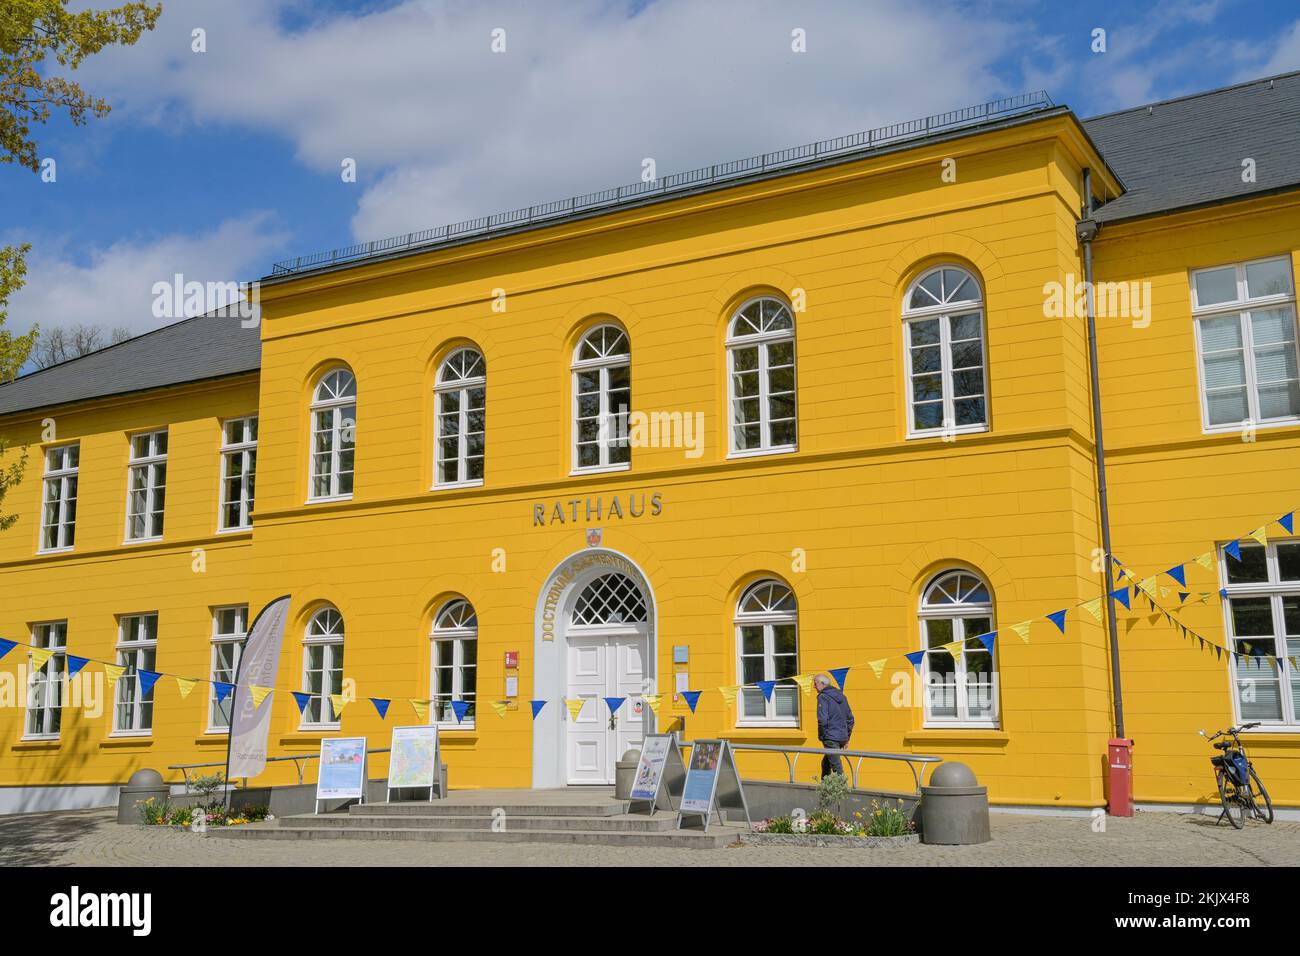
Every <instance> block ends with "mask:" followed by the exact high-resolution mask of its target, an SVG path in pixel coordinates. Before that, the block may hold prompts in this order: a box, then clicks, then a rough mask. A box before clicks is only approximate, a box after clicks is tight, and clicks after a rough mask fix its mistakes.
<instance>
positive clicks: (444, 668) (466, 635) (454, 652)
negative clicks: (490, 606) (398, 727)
mask: <svg viewBox="0 0 1300 956" xmlns="http://www.w3.org/2000/svg"><path fill="white" fill-rule="evenodd" d="M429 639H430V641H431V642H432V644H433V648H432V650H433V654H432V660H433V673H432V675H431V683H432V685H433V686H432V690H431V693H430V695H429V696H430V697H432V698H433V707H432V710H431V713H432V714H433V718H434V720H435V722H437V723H439V724H447V725H450V726H453V727H455V726H459V727H465V726H467V725H468V726H473V724H474V712H475V705H476V704H477V702H478V615H477V614H475V613H474V605H472V604H470V603H469V601H466V600H464V599H462V598H457V599H456V600H454V601H448V602H447V603H446V604H444V605H443V606H442V610H440V611H439V612H438V613H437V614H436V615H435V616H434V619H433V630H432V631H431V632H430V634H429ZM455 701H464V702H465V703H466V704H467V705H468V706H467V707H466V708H465V715H464V716H463V717H462V718H461V719H460V720H459V721H457V720H456V711H455V708H454V707H453V706H452V705H453V703H454V702H455Z"/></svg>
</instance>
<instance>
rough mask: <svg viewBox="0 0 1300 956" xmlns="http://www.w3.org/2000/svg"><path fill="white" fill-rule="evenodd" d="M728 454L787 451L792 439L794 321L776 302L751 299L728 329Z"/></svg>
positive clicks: (794, 431) (794, 429) (794, 428)
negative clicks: (729, 419)
mask: <svg viewBox="0 0 1300 956" xmlns="http://www.w3.org/2000/svg"><path fill="white" fill-rule="evenodd" d="M727 370H728V375H727V380H728V383H729V386H728V387H729V393H730V394H729V399H730V405H731V429H730V431H731V450H732V451H733V452H752V451H790V450H793V448H794V447H795V441H796V438H797V431H798V429H797V423H796V403H795V367H794V316H793V315H792V314H791V312H790V307H789V306H788V305H786V304H785V303H784V302H782V301H781V300H780V299H775V298H772V297H770V296H764V297H761V298H757V299H750V300H749V301H748V302H746V303H745V304H744V305H742V306H741V307H740V308H739V309H737V310H736V314H735V315H734V316H732V319H731V324H730V325H729V326H728V327H727Z"/></svg>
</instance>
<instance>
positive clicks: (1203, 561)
mask: <svg viewBox="0 0 1300 956" xmlns="http://www.w3.org/2000/svg"><path fill="white" fill-rule="evenodd" d="M1192 560H1193V561H1195V562H1196V563H1197V564H1199V565H1200V566H1201V567H1203V568H1205V569H1206V570H1207V571H1213V570H1214V552H1213V551H1206V552H1205V553H1204V554H1198V555H1197V556H1196V557H1195V558H1193V559H1192Z"/></svg>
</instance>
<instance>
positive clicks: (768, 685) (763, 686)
mask: <svg viewBox="0 0 1300 956" xmlns="http://www.w3.org/2000/svg"><path fill="white" fill-rule="evenodd" d="M755 683H756V684H758V689H759V690H761V691H762V692H763V699H764V700H771V699H772V690H773V689H774V688H775V687H776V681H774V680H760V681H755Z"/></svg>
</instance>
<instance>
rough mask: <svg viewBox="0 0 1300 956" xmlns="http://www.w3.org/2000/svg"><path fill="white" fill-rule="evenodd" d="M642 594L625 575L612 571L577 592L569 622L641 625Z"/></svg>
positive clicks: (643, 618)
mask: <svg viewBox="0 0 1300 956" xmlns="http://www.w3.org/2000/svg"><path fill="white" fill-rule="evenodd" d="M647 616H648V611H647V608H646V602H645V595H644V594H642V593H641V589H640V588H639V587H638V586H637V584H636V582H635V581H633V580H632V579H631V578H629V577H628V576H627V575H626V574H619V573H617V572H612V573H610V574H602V575H601V576H600V577H598V578H596V579H595V580H594V581H592V582H591V583H590V584H588V585H587V586H586V587H585V588H583V589H582V593H581V594H579V595H578V600H577V601H576V602H574V605H573V615H572V617H571V618H570V623H571V624H576V625H580V626H581V625H595V624H644V623H646V620H647Z"/></svg>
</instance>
